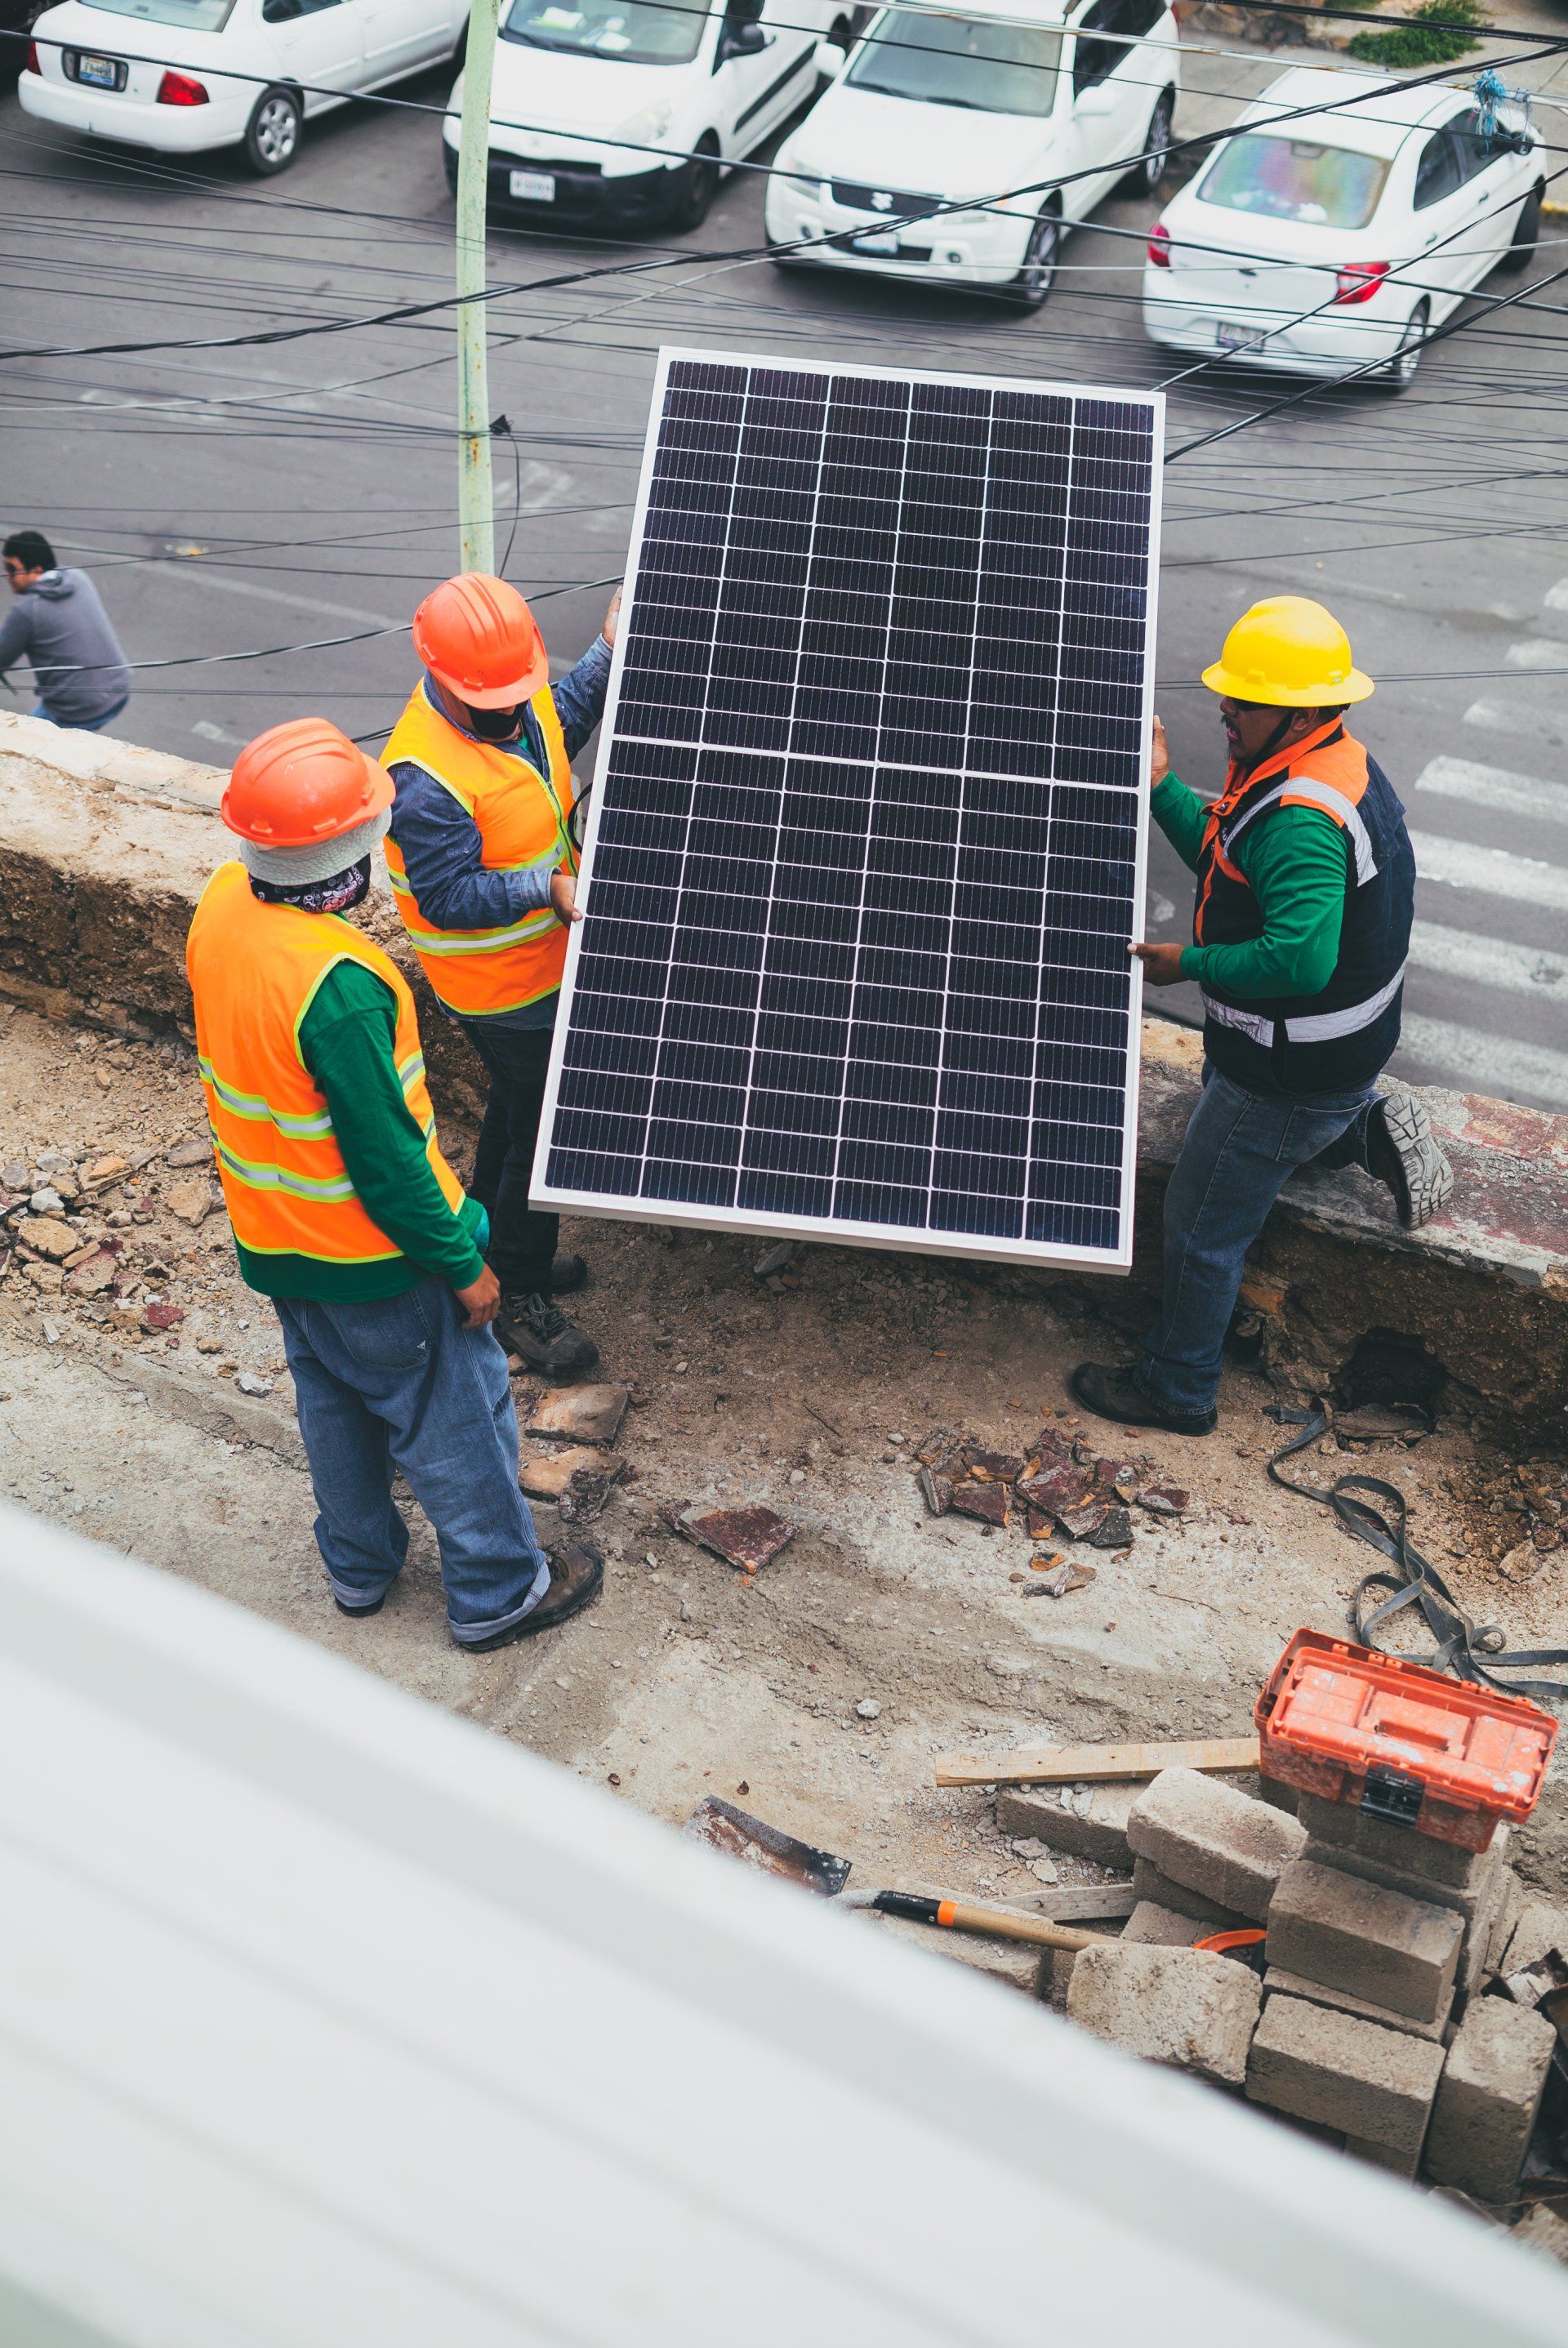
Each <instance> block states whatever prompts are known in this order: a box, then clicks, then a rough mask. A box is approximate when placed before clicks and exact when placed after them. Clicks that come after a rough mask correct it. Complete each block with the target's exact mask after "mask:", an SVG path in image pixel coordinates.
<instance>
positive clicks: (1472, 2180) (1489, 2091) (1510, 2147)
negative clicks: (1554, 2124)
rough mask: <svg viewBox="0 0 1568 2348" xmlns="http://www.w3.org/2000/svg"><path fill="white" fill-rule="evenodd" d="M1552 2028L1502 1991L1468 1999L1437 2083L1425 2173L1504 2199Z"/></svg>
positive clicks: (1515, 2179) (1547, 2059) (1532, 2112)
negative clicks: (1509, 1999) (1466, 2007)
mask: <svg viewBox="0 0 1568 2348" xmlns="http://www.w3.org/2000/svg"><path fill="white" fill-rule="evenodd" d="M1556 2043H1557V2033H1556V2031H1555V2030H1554V2029H1553V2026H1552V2024H1551V2023H1550V2022H1548V2021H1547V2019H1546V2016H1545V2015H1544V2014H1543V2013H1536V2012H1534V2011H1533V2009H1532V2008H1531V2007H1529V2006H1522V2005H1513V2004H1511V2003H1510V2002H1509V2001H1508V1999H1507V1998H1503V1997H1477V1998H1472V1999H1471V2001H1470V2006H1469V2008H1468V2010H1467V2012H1466V2014H1465V2018H1464V2020H1463V2022H1462V2023H1460V2027H1459V2031H1458V2034H1456V2036H1455V2039H1454V2043H1453V2044H1452V2045H1451V2046H1450V2047H1449V2052H1448V2060H1447V2061H1446V2062H1445V2063H1444V2065H1443V2075H1442V2077H1441V2079H1440V2080H1439V2082H1438V2093H1437V2100H1436V2102H1435V2103H1434V2104H1433V2106H1432V2125H1431V2129H1430V2132H1429V2135H1428V2137H1427V2174H1428V2176H1429V2178H1432V2180H1433V2182H1434V2183H1435V2184H1438V2185H1453V2186H1457V2187H1458V2188H1459V2190H1460V2192H1461V2193H1470V2194H1472V2195H1473V2196H1474V2197H1475V2199H1477V2200H1478V2201H1511V2199H1513V2195H1514V2192H1515V2190H1516V2189H1517V2188H1518V2184H1519V2170H1520V2165H1521V2163H1522V2161H1523V2158H1524V2156H1525V2153H1526V2151H1527V2150H1528V2148H1529V2145H1530V2136H1531V2130H1532V2128H1533V2127H1534V2126H1535V2116H1536V2114H1537V2112H1538V2111H1539V2110H1540V2108H1541V2097H1542V2091H1543V2089H1544V2088H1545V2085H1546V2076H1547V2073H1548V2071H1549V2070H1550V2069H1551V2066H1552V2050H1553V2046H1554V2045H1555V2044H1556Z"/></svg>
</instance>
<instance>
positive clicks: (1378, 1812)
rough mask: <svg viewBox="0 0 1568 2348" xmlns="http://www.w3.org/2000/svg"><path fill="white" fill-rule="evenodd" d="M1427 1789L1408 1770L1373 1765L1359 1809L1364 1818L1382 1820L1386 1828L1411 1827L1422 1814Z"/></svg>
mask: <svg viewBox="0 0 1568 2348" xmlns="http://www.w3.org/2000/svg"><path fill="white" fill-rule="evenodd" d="M1426 1790H1427V1789H1426V1787H1424V1786H1423V1785H1422V1783H1421V1781H1420V1779H1419V1778H1418V1777H1412V1776H1410V1774H1409V1772H1408V1770H1407V1769H1388V1768H1379V1767H1378V1766H1377V1763H1376V1762H1374V1763H1373V1764H1372V1765H1371V1766H1370V1767H1369V1768H1368V1769H1367V1783H1366V1785H1365V1787H1363V1789H1362V1794H1361V1807H1362V1809H1363V1811H1364V1812H1365V1813H1366V1815H1367V1818H1382V1819H1383V1820H1384V1822H1385V1823H1386V1824H1387V1825H1388V1826H1391V1827H1413V1826H1414V1825H1415V1823H1416V1820H1417V1819H1418V1818H1419V1816H1420V1814H1421V1798H1422V1796H1423V1795H1424V1794H1425V1792H1426Z"/></svg>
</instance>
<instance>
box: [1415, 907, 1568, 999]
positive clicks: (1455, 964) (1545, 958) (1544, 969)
mask: <svg viewBox="0 0 1568 2348" xmlns="http://www.w3.org/2000/svg"><path fill="white" fill-rule="evenodd" d="M1410 960H1411V962H1412V963H1414V965H1415V967H1416V968H1417V969H1418V970H1430V971H1435V972H1437V973H1438V974H1439V976H1440V977H1443V978H1462V979H1465V980H1467V981H1468V982H1469V983H1470V984H1471V985H1473V986H1500V987H1501V988H1503V989H1504V990H1505V992H1506V993H1508V994H1529V995H1533V996H1535V997H1537V998H1539V997H1541V996H1542V995H1547V996H1550V995H1553V994H1557V995H1558V999H1559V1000H1560V1001H1563V1002H1565V1003H1568V954H1560V953H1548V952H1547V951H1546V949H1545V947H1544V946H1516V945H1514V944H1512V943H1511V942H1510V941H1509V940H1508V939H1507V938H1488V937H1482V936H1481V935H1480V933H1479V932H1477V931H1475V930H1445V929H1444V928H1443V927H1442V926H1441V924H1440V923H1439V922H1416V923H1415V924H1414V925H1413V926H1412V928H1411V931H1410Z"/></svg>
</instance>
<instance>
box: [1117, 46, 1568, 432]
mask: <svg viewBox="0 0 1568 2348" xmlns="http://www.w3.org/2000/svg"><path fill="white" fill-rule="evenodd" d="M1357 80H1359V81H1361V82H1362V84H1363V85H1364V88H1365V90H1366V93H1367V95H1366V97H1365V98H1364V99H1358V100H1357V102H1355V103H1353V104H1349V105H1346V98H1354V97H1355V90H1354V83H1355V82H1356V81H1357ZM1330 107H1331V108H1333V109H1334V110H1333V111H1332V112H1328V111H1325V112H1310V113H1305V114H1304V113H1300V112H1298V111H1297V109H1299V108H1330ZM1292 116H1294V117H1295V118H1294V119H1292V118H1289V117H1292ZM1282 117H1284V119H1282ZM1544 186H1545V175H1544V167H1543V163H1542V144H1541V138H1540V134H1539V132H1537V131H1534V130H1532V129H1531V128H1530V127H1529V125H1528V124H1527V123H1526V122H1525V121H1524V119H1523V118H1522V116H1520V115H1519V114H1518V112H1517V110H1516V109H1514V108H1510V107H1504V108H1502V109H1501V116H1500V117H1498V118H1492V119H1489V118H1487V117H1486V116H1485V115H1484V114H1483V113H1482V112H1481V111H1480V108H1478V106H1477V103H1476V99H1475V98H1474V95H1473V94H1472V93H1469V92H1466V93H1462V94H1461V93H1460V91H1459V90H1456V89H1451V88H1449V89H1444V88H1433V86H1432V85H1431V84H1430V83H1426V84H1415V85H1411V86H1410V87H1408V88H1403V89H1397V90H1393V91H1390V89H1389V88H1388V85H1387V81H1386V80H1385V79H1382V78H1380V77H1377V75H1373V74H1367V75H1361V76H1355V77H1352V76H1351V75H1348V74H1346V73H1344V72H1337V71H1336V72H1332V73H1325V72H1322V71H1319V70H1316V69H1315V68H1313V67H1297V68H1295V69H1293V70H1292V71H1291V72H1289V73H1287V74H1284V75H1282V77H1280V79H1279V80H1278V81H1276V82H1274V83H1273V84H1271V86H1270V88H1268V89H1267V90H1266V91H1265V92H1264V96H1263V97H1262V98H1258V99H1257V100H1255V101H1254V103H1253V105H1252V106H1251V107H1249V108H1248V109H1247V112H1246V113H1245V114H1244V115H1243V118H1242V122H1241V126H1240V127H1239V128H1238V129H1237V130H1236V131H1235V132H1233V135H1232V136H1231V137H1229V138H1227V139H1222V141H1221V142H1220V144H1219V145H1218V146H1217V147H1216V148H1215V149H1214V151H1213V153H1212V156H1211V157H1210V158H1209V160H1208V162H1207V163H1206V164H1205V166H1204V168H1203V170H1202V171H1201V172H1200V173H1199V175H1198V177H1197V178H1196V179H1195V180H1192V182H1191V185H1190V186H1188V187H1185V188H1183V189H1182V191H1181V194H1180V195H1178V196H1177V197H1176V198H1175V199H1174V200H1173V201H1172V202H1171V203H1170V204H1169V205H1168V206H1167V208H1166V211H1165V214H1164V217H1163V218H1162V219H1161V221H1160V222H1159V224H1158V225H1157V227H1156V228H1155V230H1154V232H1153V234H1152V235H1151V237H1150V241H1149V257H1148V262H1147V264H1146V266H1145V269H1144V273H1143V324H1144V326H1145V328H1146V330H1147V331H1148V333H1149V334H1150V335H1151V336H1152V337H1153V339H1154V340H1155V341H1156V342H1157V343H1165V344H1168V345H1170V346H1171V349H1172V350H1178V351H1196V352H1206V353H1208V354H1210V355H1217V356H1219V357H1222V358H1225V359H1233V360H1239V361H1241V362H1242V363H1243V364H1245V365H1250V366H1259V367H1279V368H1283V369H1284V370H1286V371H1287V372H1289V373H1292V374H1295V375H1310V376H1343V375H1346V374H1348V373H1350V372H1351V371H1352V370H1354V369H1355V368H1357V367H1366V366H1368V365H1369V363H1371V362H1377V372H1376V373H1375V374H1374V375H1372V376H1369V377H1368V378H1367V379H1368V380H1370V381H1374V382H1376V383H1377V384H1379V385H1380V386H1381V387H1383V388H1385V389H1387V390H1390V391H1401V390H1403V389H1404V387H1405V386H1406V385H1407V384H1408V382H1409V381H1410V380H1411V378H1412V377H1413V376H1414V375H1415V372H1416V368H1417V366H1418V362H1419V359H1420V353H1421V343H1422V339H1423V337H1424V336H1425V335H1427V334H1428V332H1429V330H1430V329H1431V328H1432V327H1433V326H1435V325H1437V324H1439V323H1440V322H1441V320H1442V319H1444V318H1445V317H1447V316H1448V315H1449V312H1450V311H1452V310H1454V309H1457V307H1458V306H1459V304H1460V302H1462V301H1463V299H1464V297H1465V295H1466V294H1467V293H1470V291H1471V290H1472V289H1473V288H1474V287H1475V286H1477V285H1479V284H1480V281H1481V279H1482V278H1483V277H1485V276H1486V275H1487V274H1488V273H1489V272H1490V271H1491V270H1492V269H1495V268H1500V267H1501V268H1503V269H1522V268H1523V267H1524V266H1525V265H1526V263H1528V262H1529V259H1530V256H1531V254H1532V252H1534V250H1535V244H1536V240H1537V238H1538V236H1539V234H1540V230H1541V203H1542V194H1543V192H1544Z"/></svg>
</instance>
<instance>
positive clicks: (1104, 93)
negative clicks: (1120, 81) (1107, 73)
mask: <svg viewBox="0 0 1568 2348" xmlns="http://www.w3.org/2000/svg"><path fill="white" fill-rule="evenodd" d="M1073 109H1074V111H1075V113H1078V114H1081V115H1084V116H1086V117H1088V118H1090V119H1092V118H1094V117H1095V116H1096V115H1101V114H1114V113H1115V112H1116V92H1115V91H1114V90H1113V89H1111V88H1108V87H1107V85H1106V84H1105V83H1104V82H1102V81H1091V82H1090V84H1089V86H1088V88H1087V89H1080V90H1079V92H1078V96H1077V98H1075V99H1074V100H1073Z"/></svg>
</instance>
